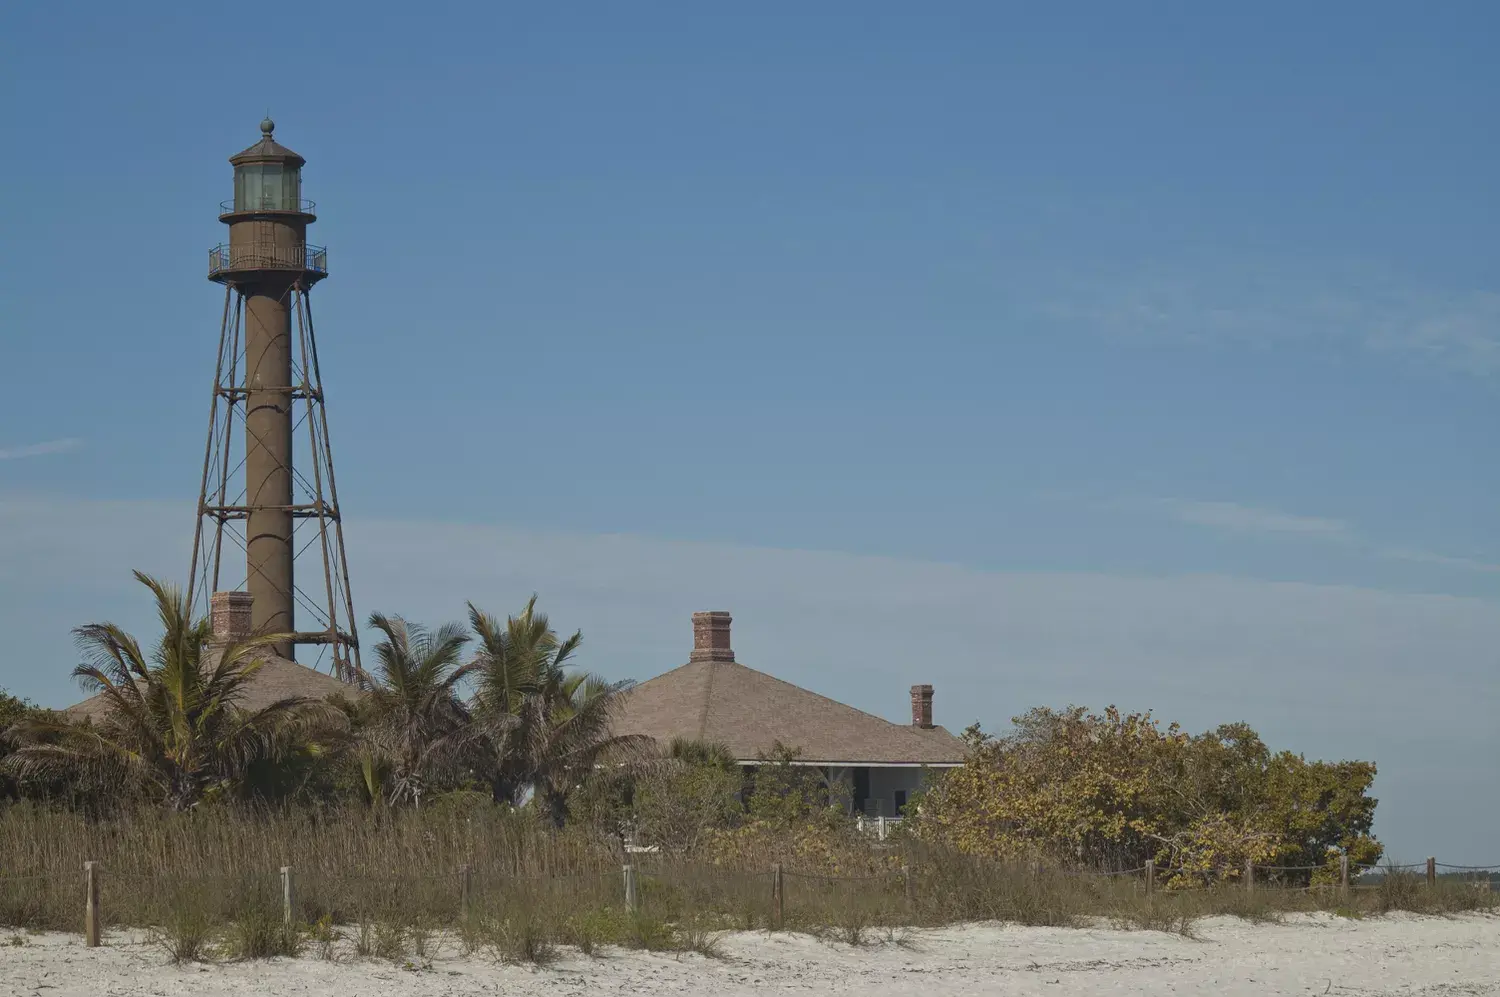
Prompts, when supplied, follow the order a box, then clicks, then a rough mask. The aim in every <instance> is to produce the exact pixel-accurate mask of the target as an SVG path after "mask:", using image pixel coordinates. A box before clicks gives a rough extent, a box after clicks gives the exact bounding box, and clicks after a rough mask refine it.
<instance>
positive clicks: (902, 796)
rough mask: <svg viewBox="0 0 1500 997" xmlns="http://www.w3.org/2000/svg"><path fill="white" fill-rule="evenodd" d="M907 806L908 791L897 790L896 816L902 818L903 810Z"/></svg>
mask: <svg viewBox="0 0 1500 997" xmlns="http://www.w3.org/2000/svg"><path fill="white" fill-rule="evenodd" d="M904 806H906V790H904V789H898V790H896V816H897V817H900V816H901V808H902V807H904Z"/></svg>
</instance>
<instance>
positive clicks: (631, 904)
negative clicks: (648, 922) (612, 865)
mask: <svg viewBox="0 0 1500 997" xmlns="http://www.w3.org/2000/svg"><path fill="white" fill-rule="evenodd" d="M622 871H623V872H624V874H625V909H626V910H628V911H630V913H632V914H634V913H635V912H636V910H637V909H638V903H639V901H638V898H637V897H636V895H635V867H634V866H629V865H627V866H625V867H624V869H623V870H622Z"/></svg>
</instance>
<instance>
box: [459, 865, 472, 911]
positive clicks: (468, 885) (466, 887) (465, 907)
mask: <svg viewBox="0 0 1500 997" xmlns="http://www.w3.org/2000/svg"><path fill="white" fill-rule="evenodd" d="M473 910H474V870H473V869H471V868H470V867H469V866H466V865H461V866H459V867H458V912H459V915H460V916H461V917H465V918H467V917H468V916H469V915H470V914H471V913H473Z"/></svg>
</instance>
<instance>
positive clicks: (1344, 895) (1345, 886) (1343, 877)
mask: <svg viewBox="0 0 1500 997" xmlns="http://www.w3.org/2000/svg"><path fill="white" fill-rule="evenodd" d="M1339 902H1340V903H1345V904H1347V903H1348V902H1349V856H1348V855H1347V854H1346V855H1340V856H1339Z"/></svg>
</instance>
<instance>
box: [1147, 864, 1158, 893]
mask: <svg viewBox="0 0 1500 997" xmlns="http://www.w3.org/2000/svg"><path fill="white" fill-rule="evenodd" d="M1155 894H1156V859H1147V860H1146V896H1148V897H1149V896H1154V895H1155Z"/></svg>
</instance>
